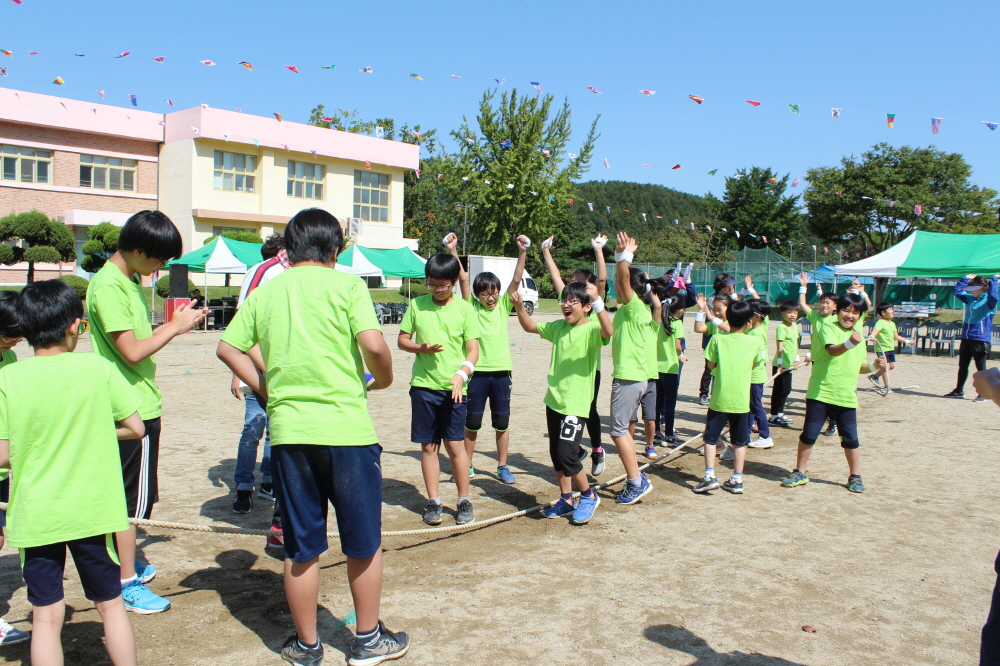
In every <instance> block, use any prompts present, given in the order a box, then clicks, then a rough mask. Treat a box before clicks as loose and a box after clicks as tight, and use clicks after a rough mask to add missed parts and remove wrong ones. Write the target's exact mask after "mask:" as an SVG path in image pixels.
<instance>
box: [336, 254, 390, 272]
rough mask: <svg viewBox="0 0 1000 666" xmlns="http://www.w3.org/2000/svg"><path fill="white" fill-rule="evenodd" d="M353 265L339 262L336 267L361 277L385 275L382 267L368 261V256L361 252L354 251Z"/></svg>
mask: <svg viewBox="0 0 1000 666" xmlns="http://www.w3.org/2000/svg"><path fill="white" fill-rule="evenodd" d="M351 254H352V257H351V265H350V266H345V265H344V264H342V263H340V262H339V261H338V262H337V265H336V269H337V270H338V271H344V272H345V273H350V274H351V275H357V276H359V277H376V276H377V277H383V275H382V269H381V268H379V267H378V266H376V265H375V264H373V263H372V262H370V261H368V257H366V256H365V255H363V254H362V253H360V252H352V253H351Z"/></svg>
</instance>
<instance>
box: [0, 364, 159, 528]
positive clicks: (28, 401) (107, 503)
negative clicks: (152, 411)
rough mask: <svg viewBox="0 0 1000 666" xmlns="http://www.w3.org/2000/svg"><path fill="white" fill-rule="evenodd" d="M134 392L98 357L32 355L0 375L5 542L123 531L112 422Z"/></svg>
mask: <svg viewBox="0 0 1000 666" xmlns="http://www.w3.org/2000/svg"><path fill="white" fill-rule="evenodd" d="M141 402H142V401H141V398H140V396H139V395H138V393H137V392H136V391H135V390H134V389H133V388H132V387H131V386H130V385H129V382H128V381H127V380H126V379H125V378H124V377H123V376H122V374H121V373H120V372H118V370H117V369H116V368H115V366H114V365H112V364H111V363H109V362H108V361H106V360H105V359H103V358H101V357H100V356H98V355H97V354H85V353H79V354H76V353H64V354H58V355H56V356H34V357H31V358H27V359H25V360H23V361H21V362H19V363H13V364H11V365H8V366H7V367H5V368H3V370H0V439H6V440H9V441H10V468H11V470H12V471H13V473H12V474H11V486H10V505H9V507H8V509H7V538H8V539H9V544H10V545H11V546H12V547H14V548H31V547H34V546H44V545H47V544H52V543H59V542H61V541H71V540H73V539H82V538H84V537H89V536H95V535H98V534H109V533H111V532H119V531H121V530H124V529H126V528H128V513H127V510H126V508H125V486H124V484H123V483H122V468H121V458H120V456H119V453H118V438H117V437H116V435H115V421H121V420H123V419H126V418H128V417H129V416H131V415H132V414H135V413H136V411H138V409H139V405H140V404H141Z"/></svg>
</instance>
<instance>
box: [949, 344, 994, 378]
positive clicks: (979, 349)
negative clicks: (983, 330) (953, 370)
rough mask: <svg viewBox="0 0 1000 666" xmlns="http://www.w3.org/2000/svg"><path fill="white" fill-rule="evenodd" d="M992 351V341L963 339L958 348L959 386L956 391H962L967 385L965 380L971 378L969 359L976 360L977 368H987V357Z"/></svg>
mask: <svg viewBox="0 0 1000 666" xmlns="http://www.w3.org/2000/svg"><path fill="white" fill-rule="evenodd" d="M989 353H990V343H988V342H983V341H982V340H964V339H963V340H962V345H961V346H960V347H959V349H958V386H956V387H955V390H956V391H961V390H963V389H964V387H965V382H966V380H967V379H968V378H969V361H973V360H974V361H975V362H976V370H985V369H986V357H987V356H989Z"/></svg>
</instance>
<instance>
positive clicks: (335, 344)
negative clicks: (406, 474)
mask: <svg viewBox="0 0 1000 666" xmlns="http://www.w3.org/2000/svg"><path fill="white" fill-rule="evenodd" d="M379 330H380V328H379V324H378V320H377V318H376V317H375V306H374V305H373V304H372V298H371V295H370V294H369V293H368V288H367V287H366V286H365V283H364V282H363V281H362V280H361V279H360V278H358V277H356V276H354V275H349V274H347V273H343V272H341V271H337V270H333V269H330V268H326V267H323V266H300V267H298V268H290V269H288V270H287V271H285V272H284V273H281V274H280V275H277V276H275V277H274V278H273V279H271V280H270V281H268V283H267V288H266V289H255V290H253V291H252V292H250V295H249V296H248V297H247V299H246V301H244V302H243V305H242V307H240V309H239V311H238V312H237V313H236V316H235V317H234V318H233V321H232V323H230V324H229V327H228V328H227V329H226V332H225V333H224V334H223V336H222V340H223V342H226V343H228V344H230V345H232V346H233V347H236V348H237V349H239V350H240V351H244V352H245V351H247V350H248V349H250V348H251V347H253V346H254V345H255V344H258V343H259V344H260V353H261V356H263V358H264V367H266V368H267V393H268V396H267V414H268V416H270V417H271V445H272V446H279V445H281V444H318V445H320V446H368V445H370V444H376V443H378V435H376V433H375V425H374V424H373V423H372V419H371V416H369V414H368V392H367V389H366V388H365V371H364V366H363V365H362V362H361V351H360V350H359V349H358V343H357V339H356V338H357V336H358V334H359V333H361V332H362V331H379Z"/></svg>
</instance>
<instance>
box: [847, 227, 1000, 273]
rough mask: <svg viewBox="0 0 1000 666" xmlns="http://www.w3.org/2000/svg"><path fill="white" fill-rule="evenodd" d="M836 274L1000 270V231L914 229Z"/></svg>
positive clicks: (990, 271) (998, 271)
mask: <svg viewBox="0 0 1000 666" xmlns="http://www.w3.org/2000/svg"><path fill="white" fill-rule="evenodd" d="M834 270H835V271H836V273H837V275H855V276H860V275H867V276H869V277H932V278H957V277H961V276H963V275H968V274H969V273H976V274H977V275H993V274H995V273H1000V234H988V235H986V234H979V235H976V234H939V233H932V232H930V231H914V232H913V233H912V234H910V235H909V236H907V237H906V238H904V239H903V240H902V241H900V242H899V243H896V244H895V245H893V246H892V247H890V248H889V249H887V250H885V251H884V252H879V253H878V254H876V255H875V256H874V257H867V258H865V259H862V260H861V261H855V262H853V263H850V264H842V265H840V266H837V267H836V268H835V269H834Z"/></svg>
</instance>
